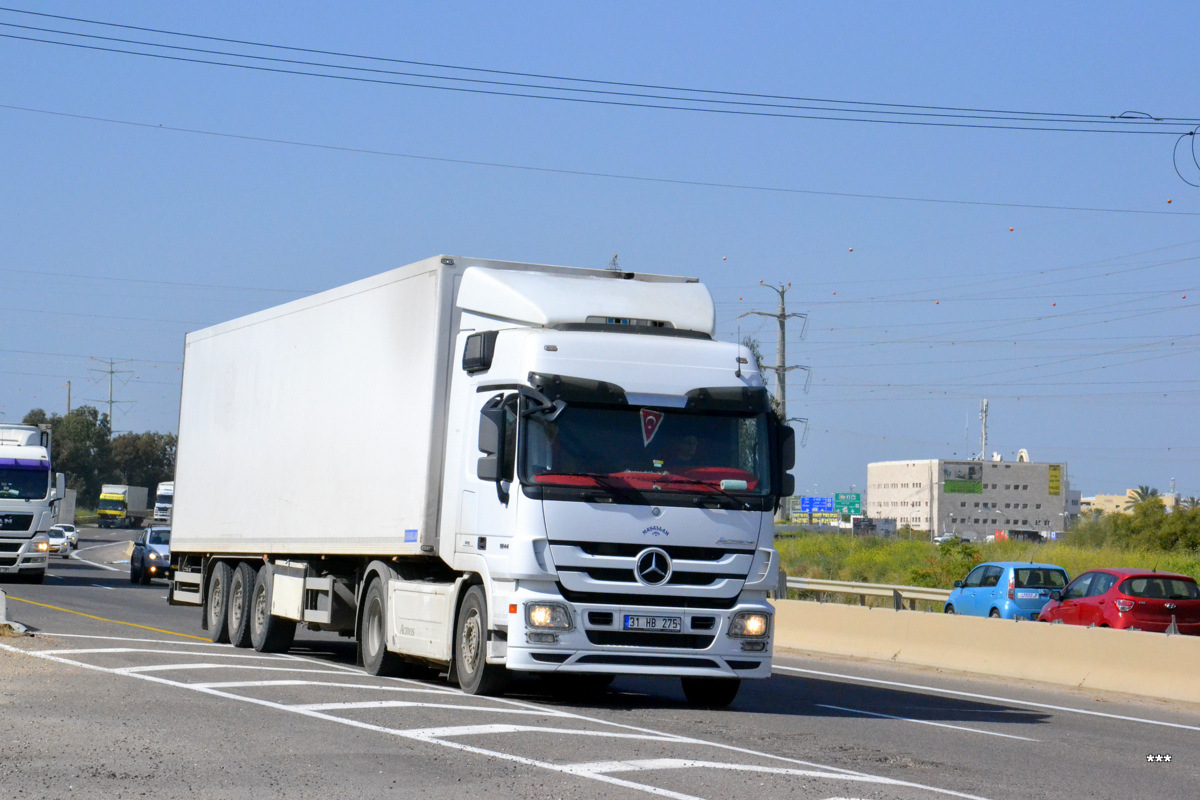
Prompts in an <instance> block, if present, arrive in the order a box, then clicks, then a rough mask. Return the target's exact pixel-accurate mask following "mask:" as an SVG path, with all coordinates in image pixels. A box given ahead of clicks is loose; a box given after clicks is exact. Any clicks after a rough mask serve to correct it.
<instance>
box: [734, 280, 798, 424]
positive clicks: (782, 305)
mask: <svg viewBox="0 0 1200 800" xmlns="http://www.w3.org/2000/svg"><path fill="white" fill-rule="evenodd" d="M759 283H760V284H762V285H763V286H766V287H767V288H768V289H770V290H771V291H773V292H775V293H776V294H778V295H779V311H777V312H775V313H774V314H772V313H770V312H768V311H747V312H746V313H745V314H742V316H743V317H748V316H750V315H751V314H756V315H758V316H760V317H774V318H775V320H776V322H778V324H779V342H778V344H777V345H776V348H775V364H774V365H767V364H764V365H763V369H766V370H770V371H771V372H774V373H775V410H776V411H778V412H779V418H780V419H783V420H787V419H788V415H787V374H788V373H789V372H791V371H792V370H794V369H802V370H804V371H805V372H810V368H809V367H806V366H803V365H801V364H790V365H789V364H788V363H787V321H788V318H789V317H799V318H800V319H803V320H804V327H803V328H801V330H800V338H801V339H803V338H804V334H805V333H806V332H807V331H808V315H807V314H796V313H792V314H789V313H788V310H787V301H786V299H785V297H784V295H786V294H787V291H788V289H790V288H792V284H791V283H790V282H789V283H781V284H779V285H778V286H771V285H770V284H767V283H763V282H762V281H759ZM810 374H811V373H810ZM805 385H806V387H807V384H805Z"/></svg>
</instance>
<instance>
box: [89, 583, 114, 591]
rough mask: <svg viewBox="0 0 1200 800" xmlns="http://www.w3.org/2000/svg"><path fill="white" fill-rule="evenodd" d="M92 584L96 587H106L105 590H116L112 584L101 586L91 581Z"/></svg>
mask: <svg viewBox="0 0 1200 800" xmlns="http://www.w3.org/2000/svg"><path fill="white" fill-rule="evenodd" d="M92 586H95V587H96V588H97V589H107V590H108V591H110V592H112V591H115V590H116V587H114V586H101V585H100V584H98V583H93V584H92Z"/></svg>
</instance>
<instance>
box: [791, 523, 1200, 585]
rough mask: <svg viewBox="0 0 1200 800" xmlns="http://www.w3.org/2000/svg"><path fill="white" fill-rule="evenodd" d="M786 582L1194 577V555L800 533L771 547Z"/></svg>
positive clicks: (1199, 565)
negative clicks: (1130, 573)
mask: <svg viewBox="0 0 1200 800" xmlns="http://www.w3.org/2000/svg"><path fill="white" fill-rule="evenodd" d="M775 547H776V549H778V550H779V553H780V559H781V566H782V567H783V569H784V570H785V571H786V572H787V574H788V576H789V577H804V578H820V579H824V580H841V581H855V582H858V583H890V584H899V585H903V586H926V587H931V588H937V589H949V588H951V587H952V586H953V584H954V581H956V580H961V579H962V578H964V577H966V574H967V572H969V571H970V569H971V567H972V566H974V565H975V564H978V563H979V562H981V561H1040V562H1045V563H1050V564H1058V565H1059V566H1061V567H1063V568H1064V569H1066V570H1067V572H1068V574H1070V575H1071V576H1072V577H1074V576H1076V575H1078V574H1079V573H1081V572H1084V571H1086V570H1089V569H1094V568H1097V567H1131V568H1140V569H1157V570H1161V571H1164V572H1181V573H1183V574H1185V575H1191V576H1193V577H1196V576H1200V552H1198V551H1196V550H1176V551H1173V552H1164V551H1161V550H1139V549H1123V548H1118V547H1114V546H1111V545H1108V546H1102V547H1088V546H1083V545H1073V544H1067V543H1061V542H1046V543H1044V544H1037V543H1032V542H1011V541H1010V542H995V543H991V544H961V543H957V542H953V543H947V544H943V545H933V544H931V543H929V542H925V541H913V540H903V539H879V538H859V537H856V536H850V535H845V534H811V533H800V534H798V535H795V536H787V537H780V538H779V539H777V540H776V542H775Z"/></svg>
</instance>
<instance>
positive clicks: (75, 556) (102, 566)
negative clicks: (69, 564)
mask: <svg viewBox="0 0 1200 800" xmlns="http://www.w3.org/2000/svg"><path fill="white" fill-rule="evenodd" d="M101 547H112V543H109V544H97V545H93V546H92V547H84V548H82V549H80V550H76V551H75V552H74V553H71V558H73V559H75V560H76V561H79V562H82V563H84V564H87V565H88V566H91V567H99V568H100V569H106V570H108V571H109V572H121V571H122V570H120V569H117V568H116V567H110V566H109V565H108V564H101V563H99V562H96V561H88V560H87V559H86V558H80V557H79V554H80V553H86V552H87V551H88V550H98V549H100V548H101ZM116 563H118V564H127V563H129V562H128V560H126V561H118V562H116Z"/></svg>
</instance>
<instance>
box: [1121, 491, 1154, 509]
mask: <svg viewBox="0 0 1200 800" xmlns="http://www.w3.org/2000/svg"><path fill="white" fill-rule="evenodd" d="M1126 494H1128V496H1129V499H1128V500H1126V501H1125V508H1127V509H1129V510H1130V511H1132V510H1133V509H1135V508H1137V506H1138V505H1139V504H1141V503H1144V502H1146V501H1147V500H1149V499H1150V498H1152V497H1158V489H1152V488H1150V487H1149V486H1139V487H1138V488H1136V489H1130V490H1129V491H1128V492H1127V493H1126Z"/></svg>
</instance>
